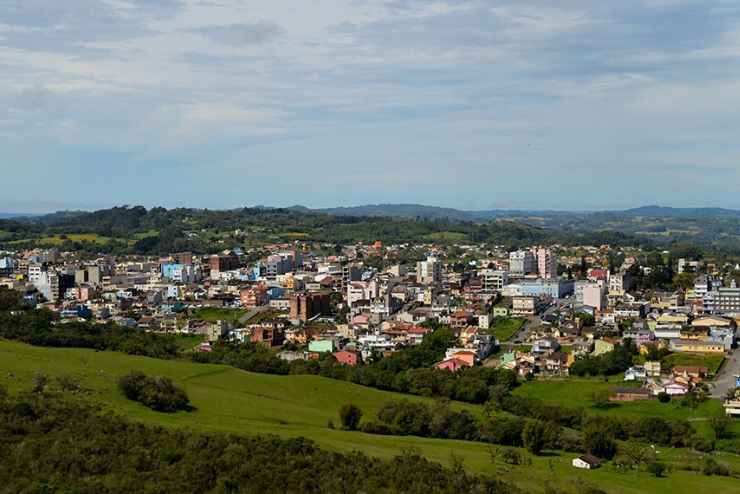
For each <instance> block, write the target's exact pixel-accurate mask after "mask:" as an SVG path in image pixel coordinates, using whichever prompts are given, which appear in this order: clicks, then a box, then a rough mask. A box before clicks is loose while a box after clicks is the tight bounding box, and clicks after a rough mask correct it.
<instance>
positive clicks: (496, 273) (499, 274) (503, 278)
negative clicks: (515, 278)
mask: <svg viewBox="0 0 740 494" xmlns="http://www.w3.org/2000/svg"><path fill="white" fill-rule="evenodd" d="M480 276H481V278H482V279H483V289H484V290H486V291H489V292H494V291H495V292H500V291H501V290H503V288H504V286H505V285H508V284H509V273H508V272H506V271H501V270H496V269H483V270H481V271H480Z"/></svg>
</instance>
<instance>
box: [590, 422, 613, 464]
mask: <svg viewBox="0 0 740 494" xmlns="http://www.w3.org/2000/svg"><path fill="white" fill-rule="evenodd" d="M583 446H584V447H585V449H586V451H587V452H588V453H591V454H592V455H596V456H599V457H601V458H606V459H607V460H611V459H612V458H614V455H616V454H617V443H616V441H614V439H613V438H612V437H611V435H610V434H609V432H608V431H606V430H604V428H603V427H599V426H596V425H591V426H589V427H587V428H586V429H584V430H583Z"/></svg>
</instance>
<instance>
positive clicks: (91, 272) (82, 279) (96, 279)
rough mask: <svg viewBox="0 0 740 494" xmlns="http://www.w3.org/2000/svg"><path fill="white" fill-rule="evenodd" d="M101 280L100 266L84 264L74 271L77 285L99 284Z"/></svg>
mask: <svg viewBox="0 0 740 494" xmlns="http://www.w3.org/2000/svg"><path fill="white" fill-rule="evenodd" d="M102 282H103V272H102V270H101V269H100V266H85V267H82V268H80V269H78V270H77V271H75V283H76V284H77V285H84V284H85V283H87V284H90V285H100V284H101V283H102Z"/></svg>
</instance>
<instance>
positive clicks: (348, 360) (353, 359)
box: [334, 350, 357, 367]
mask: <svg viewBox="0 0 740 494" xmlns="http://www.w3.org/2000/svg"><path fill="white" fill-rule="evenodd" d="M334 358H335V359H337V362H339V363H340V364H342V365H349V366H352V367H354V366H355V365H357V352H351V351H349V350H342V351H339V352H334Z"/></svg>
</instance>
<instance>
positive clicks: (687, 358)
mask: <svg viewBox="0 0 740 494" xmlns="http://www.w3.org/2000/svg"><path fill="white" fill-rule="evenodd" d="M724 361H725V357H724V356H723V355H705V354H701V353H672V354H671V355H668V356H667V357H665V358H664V359H663V361H662V363H663V365H669V366H671V367H674V366H676V365H689V366H698V367H706V368H707V369H709V373H710V374H712V375H714V374H716V373H717V371H718V370H719V368H720V366H721V365H722V362H724Z"/></svg>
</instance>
